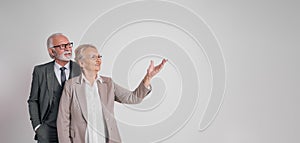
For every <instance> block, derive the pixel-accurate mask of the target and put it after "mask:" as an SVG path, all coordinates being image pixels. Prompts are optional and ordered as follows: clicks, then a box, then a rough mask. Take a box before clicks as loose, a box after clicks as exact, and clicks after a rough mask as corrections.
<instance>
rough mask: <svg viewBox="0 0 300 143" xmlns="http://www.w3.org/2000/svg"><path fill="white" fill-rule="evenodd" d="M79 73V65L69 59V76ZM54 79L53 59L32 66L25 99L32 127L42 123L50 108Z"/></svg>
mask: <svg viewBox="0 0 300 143" xmlns="http://www.w3.org/2000/svg"><path fill="white" fill-rule="evenodd" d="M80 73H81V71H80V67H79V65H78V64H77V63H75V62H72V61H70V78H72V77H74V76H78V75H80ZM70 78H69V79H70ZM55 80H57V78H56V76H55V72H54V61H52V62H49V63H46V64H42V65H38V66H35V67H34V70H33V74H32V83H31V91H30V96H29V99H28V101H27V102H28V106H29V114H30V120H31V124H32V127H33V129H34V128H35V127H36V126H37V125H39V124H42V123H43V121H44V120H45V118H46V116H47V113H48V110H49V109H51V107H50V106H51V105H52V104H51V103H52V99H53V91H54V87H53V84H54V82H55Z"/></svg>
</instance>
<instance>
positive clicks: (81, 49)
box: [75, 44, 97, 63]
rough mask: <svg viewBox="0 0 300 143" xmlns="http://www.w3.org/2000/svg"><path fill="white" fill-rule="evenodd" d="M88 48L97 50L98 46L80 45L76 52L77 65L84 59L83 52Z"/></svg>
mask: <svg viewBox="0 0 300 143" xmlns="http://www.w3.org/2000/svg"><path fill="white" fill-rule="evenodd" d="M87 48H94V49H97V48H96V46H94V45H92V44H82V45H79V46H78V47H77V48H76V50H75V61H76V62H77V63H79V61H80V60H82V59H83V52H84V51H85V50H86V49H87Z"/></svg>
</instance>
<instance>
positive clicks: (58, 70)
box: [54, 62, 70, 85]
mask: <svg viewBox="0 0 300 143" xmlns="http://www.w3.org/2000/svg"><path fill="white" fill-rule="evenodd" d="M61 67H62V66H61V65H59V64H58V63H56V62H54V72H55V75H56V78H57V81H58V82H59V84H60V85H61V70H60V68H61ZM64 67H65V68H66V69H65V73H66V80H68V79H69V77H70V62H68V63H67V64H66V65H65V66H64Z"/></svg>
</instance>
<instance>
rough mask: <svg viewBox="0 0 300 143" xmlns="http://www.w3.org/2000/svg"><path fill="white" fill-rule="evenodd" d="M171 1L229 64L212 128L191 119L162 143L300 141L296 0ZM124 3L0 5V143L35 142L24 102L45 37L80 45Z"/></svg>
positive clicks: (42, 58)
mask: <svg viewBox="0 0 300 143" xmlns="http://www.w3.org/2000/svg"><path fill="white" fill-rule="evenodd" d="M170 1H171V0H170ZM172 1H173V2H176V3H179V4H182V5H184V6H186V7H188V8H190V9H192V10H193V11H194V12H196V13H197V14H198V15H199V16H201V17H202V18H203V19H204V20H205V21H206V22H207V24H208V25H209V26H210V27H211V29H212V30H213V32H214V33H215V36H216V38H217V39H218V40H219V42H220V44H221V47H222V51H223V56H224V59H225V62H226V63H225V64H226V75H227V81H226V85H227V87H226V93H225V97H224V101H223V104H222V106H221V109H220V112H219V113H218V115H217V117H216V119H215V120H214V122H213V123H212V124H211V125H210V126H209V128H207V129H206V130H205V131H203V132H199V131H197V130H195V129H194V126H197V124H196V125H195V124H191V123H193V120H195V119H192V120H191V122H190V123H187V125H186V126H185V127H184V128H183V129H182V130H181V131H179V132H178V133H177V134H175V135H173V136H172V137H170V138H168V139H167V140H165V142H195V143H198V142H204V143H283V142H285V143H298V142H300V137H299V133H300V132H299V128H300V123H299V121H300V111H299V108H300V104H299V102H300V92H299V85H300V76H299V73H300V63H299V61H300V59H299V54H300V50H299V41H300V28H299V25H300V15H299V13H300V9H299V7H300V3H299V1H296V0H277V1H273V0H227V1H222V0H172ZM124 2H128V1H126V0H113V1H109V0H107V1H104V0H98V1H96V0H93V1H78V0H72V1H71V0H65V1H59V0H52V1H40V0H29V1H16V0H2V1H1V2H0V23H1V24H0V29H1V30H0V41H1V42H0V44H1V45H0V47H1V52H0V67H1V70H0V79H1V82H0V139H1V142H3V143H19V142H22V143H31V142H34V140H33V135H34V133H33V130H32V127H31V124H30V120H29V115H28V107H27V102H26V101H27V99H28V96H29V91H30V83H31V74H32V70H33V67H34V65H37V64H41V63H45V62H47V61H50V58H49V56H48V53H47V51H46V38H47V37H48V36H49V35H50V34H51V33H54V32H63V33H65V34H66V35H68V36H69V38H70V39H71V40H72V41H74V42H75V46H78V43H79V41H80V38H81V36H82V35H83V33H84V31H85V30H86V29H87V27H88V26H89V25H90V24H91V23H92V22H93V20H95V18H97V16H99V15H101V14H102V13H103V12H105V11H107V10H109V9H111V8H112V7H114V6H116V5H118V4H121V3H124ZM153 10H155V8H154V9H153ZM137 12H138V11H137Z"/></svg>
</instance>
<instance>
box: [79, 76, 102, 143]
mask: <svg viewBox="0 0 300 143" xmlns="http://www.w3.org/2000/svg"><path fill="white" fill-rule="evenodd" d="M82 77H83V82H84V84H85V95H86V102H87V104H86V105H87V129H86V132H85V142H86V143H105V131H104V129H105V126H104V120H103V114H102V105H101V101H100V96H99V94H100V93H99V92H98V86H97V81H98V80H99V81H100V82H101V83H102V80H101V77H100V76H97V79H96V80H95V81H94V83H93V85H91V84H90V82H89V81H88V80H87V79H86V78H85V76H84V75H83V74H82Z"/></svg>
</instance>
